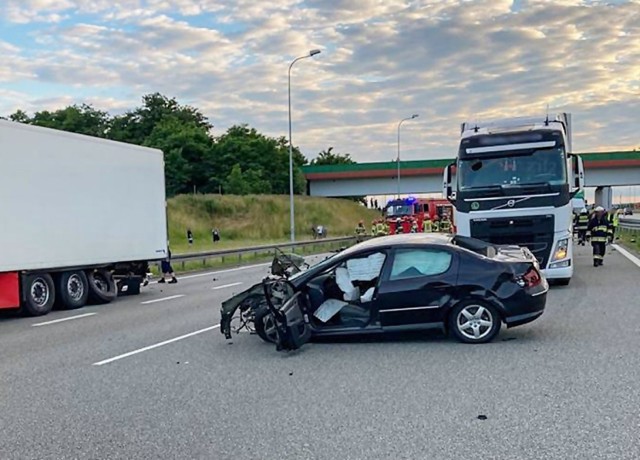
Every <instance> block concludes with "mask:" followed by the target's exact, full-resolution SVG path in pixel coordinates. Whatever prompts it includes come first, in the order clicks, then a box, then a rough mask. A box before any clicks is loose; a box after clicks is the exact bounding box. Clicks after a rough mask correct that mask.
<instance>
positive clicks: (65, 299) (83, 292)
mask: <svg viewBox="0 0 640 460" xmlns="http://www.w3.org/2000/svg"><path fill="white" fill-rule="evenodd" d="M56 281H57V283H56V290H57V292H58V304H59V305H60V308H62V309H65V310H73V309H75V308H81V307H84V306H85V305H86V304H87V299H88V297H89V283H88V281H87V275H86V274H85V273H84V272H83V271H82V270H79V271H71V272H63V273H60V275H59V276H58V277H57V280H56Z"/></svg>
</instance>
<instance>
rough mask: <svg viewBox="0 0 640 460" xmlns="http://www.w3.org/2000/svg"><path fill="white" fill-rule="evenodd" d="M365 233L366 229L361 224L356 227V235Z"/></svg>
mask: <svg viewBox="0 0 640 460" xmlns="http://www.w3.org/2000/svg"><path fill="white" fill-rule="evenodd" d="M365 233H367V230H366V229H365V228H364V227H363V226H362V225H358V226H357V227H356V235H364V234H365Z"/></svg>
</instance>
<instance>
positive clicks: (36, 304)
mask: <svg viewBox="0 0 640 460" xmlns="http://www.w3.org/2000/svg"><path fill="white" fill-rule="evenodd" d="M22 298H23V299H24V302H23V304H22V310H23V312H24V313H25V314H26V315H28V316H41V315H46V314H47V313H49V312H50V311H51V308H52V307H53V303H54V302H55V300H56V288H55V285H54V283H53V278H51V275H49V274H48V273H29V274H28V275H24V277H23V278H22Z"/></svg>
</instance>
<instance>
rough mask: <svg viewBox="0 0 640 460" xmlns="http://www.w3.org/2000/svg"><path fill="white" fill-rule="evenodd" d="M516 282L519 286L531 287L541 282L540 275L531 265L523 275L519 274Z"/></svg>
mask: <svg viewBox="0 0 640 460" xmlns="http://www.w3.org/2000/svg"><path fill="white" fill-rule="evenodd" d="M516 282H517V283H518V285H519V286H521V287H524V288H532V287H535V286H538V285H539V284H540V283H542V275H540V272H539V271H538V270H537V269H536V268H535V267H531V268H530V269H529V270H527V272H526V273H525V274H524V275H522V276H519V277H518V278H517V279H516Z"/></svg>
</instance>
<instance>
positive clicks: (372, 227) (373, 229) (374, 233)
mask: <svg viewBox="0 0 640 460" xmlns="http://www.w3.org/2000/svg"><path fill="white" fill-rule="evenodd" d="M376 232H377V227H376V224H371V235H372V236H376Z"/></svg>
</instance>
